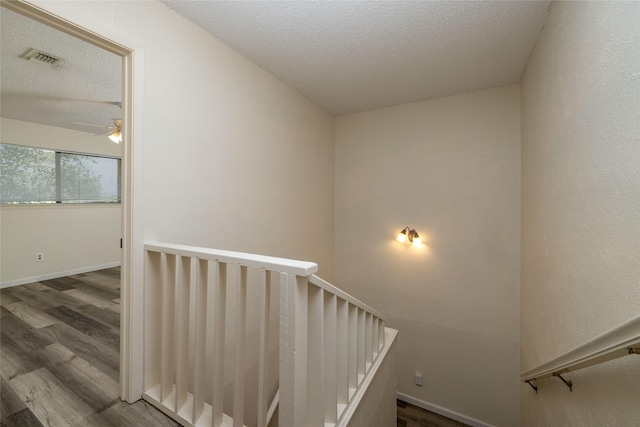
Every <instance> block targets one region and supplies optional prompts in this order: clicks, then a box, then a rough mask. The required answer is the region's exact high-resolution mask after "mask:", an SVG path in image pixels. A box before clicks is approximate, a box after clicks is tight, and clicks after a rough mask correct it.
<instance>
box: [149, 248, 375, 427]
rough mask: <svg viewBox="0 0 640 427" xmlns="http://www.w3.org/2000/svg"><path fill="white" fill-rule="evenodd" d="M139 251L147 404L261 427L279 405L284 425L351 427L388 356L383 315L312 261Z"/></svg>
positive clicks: (216, 423)
mask: <svg viewBox="0 0 640 427" xmlns="http://www.w3.org/2000/svg"><path fill="white" fill-rule="evenodd" d="M145 250H146V261H145V284H144V286H145V314H144V321H145V327H144V330H145V336H144V393H143V398H144V399H145V400H147V401H149V402H150V403H152V404H153V405H155V406H156V407H158V408H159V409H161V410H162V411H163V412H165V413H166V414H167V415H169V416H170V417H172V418H173V419H174V420H176V421H177V422H179V423H180V424H182V425H187V426H212V427H220V426H233V427H241V426H244V425H250V426H254V425H255V426H258V427H266V426H267V425H269V422H270V419H271V415H273V413H274V408H276V406H277V410H275V412H277V415H278V421H279V422H278V425H280V426H287V427H296V426H331V425H339V426H343V425H347V423H348V422H349V419H350V417H351V415H352V414H353V412H354V410H355V408H356V407H357V405H358V403H359V398H360V397H362V395H363V393H364V390H365V389H366V387H367V384H368V383H369V382H370V380H371V377H372V376H373V375H374V373H375V370H376V366H377V365H379V363H380V359H381V358H382V357H383V354H384V352H385V318H384V317H383V316H382V315H381V314H380V313H378V312H377V311H375V310H373V309H372V308H370V307H368V306H366V305H365V304H363V303H362V302H360V301H358V300H357V299H355V298H353V297H351V296H350V295H348V294H346V293H345V292H343V291H341V290H340V289H338V288H336V287H334V286H333V285H331V284H329V283H327V282H325V281H324V280H322V279H320V278H319V277H317V276H314V275H313V273H315V272H316V271H317V264H315V263H311V262H304V261H294V260H289V259H281V258H273V257H266V256H260V255H252V254H244V253H238V252H230V251H221V250H214V249H207V248H198V247H191V246H184V245H175V244H166V243H156V242H154V243H148V244H146V245H145ZM278 294H279V298H278ZM276 319H279V322H277V321H274V320H276ZM272 424H273V423H272Z"/></svg>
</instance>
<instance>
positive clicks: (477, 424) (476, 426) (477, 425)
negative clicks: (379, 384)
mask: <svg viewBox="0 0 640 427" xmlns="http://www.w3.org/2000/svg"><path fill="white" fill-rule="evenodd" d="M396 395H397V396H398V399H399V400H402V401H404V402H407V403H411V404H412V405H415V406H417V407H418V408H422V409H426V410H427V411H431V412H435V413H436V414H440V415H442V416H445V417H447V418H451V419H452V420H456V421H459V422H461V423H465V424H468V425H470V426H472V427H494V426H493V425H492V424H487V423H485V422H483V421H480V420H476V419H475V418H471V417H468V416H466V415H462V414H460V413H458V412H455V411H452V410H450V409H447V408H443V407H442V406H439V405H436V404H433V403H429V402H425V401H424V400H420V399H416V398H415V397H411V396H408V395H406V394H404V393H400V392H397V393H396Z"/></svg>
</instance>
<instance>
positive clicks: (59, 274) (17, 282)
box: [0, 261, 121, 289]
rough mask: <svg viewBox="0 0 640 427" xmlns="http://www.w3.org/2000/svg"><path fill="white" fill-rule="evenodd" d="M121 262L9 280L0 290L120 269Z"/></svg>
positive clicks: (2, 284) (1, 285) (0, 286)
mask: <svg viewBox="0 0 640 427" xmlns="http://www.w3.org/2000/svg"><path fill="white" fill-rule="evenodd" d="M120 264H121V263H120V262H119V261H118V262H110V263H108V264H102V265H92V266H91V267H82V268H76V269H75V270H67V271H58V272H56V273H49V274H43V275H41V276H33V277H25V278H24V279H15V280H8V281H6V282H2V283H0V289H5V288H10V287H12V286H19V285H26V284H27V283H33V282H39V281H41V280H49V279H57V278H58V277H65V276H73V275H74V274H82V273H89V272H91V271H96V270H104V269H105V268H113V267H120Z"/></svg>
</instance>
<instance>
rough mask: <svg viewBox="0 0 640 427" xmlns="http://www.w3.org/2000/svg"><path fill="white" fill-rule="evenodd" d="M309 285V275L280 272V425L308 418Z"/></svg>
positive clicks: (292, 426) (298, 426)
mask: <svg viewBox="0 0 640 427" xmlns="http://www.w3.org/2000/svg"><path fill="white" fill-rule="evenodd" d="M307 286H308V278H307V277H301V276H296V275H295V274H289V273H280V403H279V408H280V411H279V425H280V426H287V427H303V426H305V424H306V419H307V329H308V328H307V307H308V304H307V301H308V287H307Z"/></svg>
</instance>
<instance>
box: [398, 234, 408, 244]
mask: <svg viewBox="0 0 640 427" xmlns="http://www.w3.org/2000/svg"><path fill="white" fill-rule="evenodd" d="M396 240H397V241H398V242H400V243H404V242H405V241H406V240H407V235H406V234H405V233H404V232H402V233H399V234H398V237H396Z"/></svg>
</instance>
